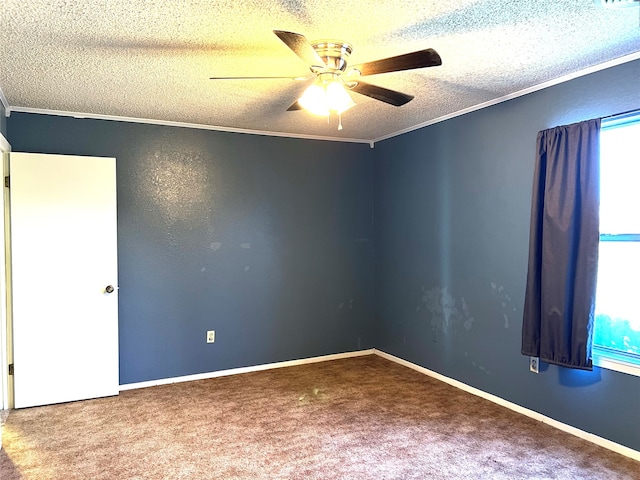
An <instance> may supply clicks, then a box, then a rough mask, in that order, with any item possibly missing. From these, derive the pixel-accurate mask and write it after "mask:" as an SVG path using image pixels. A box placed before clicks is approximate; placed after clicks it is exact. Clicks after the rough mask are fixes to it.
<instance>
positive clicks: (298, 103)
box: [287, 100, 302, 112]
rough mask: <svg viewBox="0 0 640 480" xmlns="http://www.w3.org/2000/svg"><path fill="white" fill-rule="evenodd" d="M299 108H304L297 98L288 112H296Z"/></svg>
mask: <svg viewBox="0 0 640 480" xmlns="http://www.w3.org/2000/svg"><path fill="white" fill-rule="evenodd" d="M297 110H302V105H300V102H298V101H297V100H296V101H295V103H294V104H293V105H291V106H290V107H289V108H287V112H295V111H297Z"/></svg>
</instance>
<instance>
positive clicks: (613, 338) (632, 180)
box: [594, 118, 640, 363]
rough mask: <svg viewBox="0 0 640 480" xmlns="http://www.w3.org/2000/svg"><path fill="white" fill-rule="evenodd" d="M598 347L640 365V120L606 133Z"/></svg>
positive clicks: (603, 141) (603, 135)
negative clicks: (628, 356)
mask: <svg viewBox="0 0 640 480" xmlns="http://www.w3.org/2000/svg"><path fill="white" fill-rule="evenodd" d="M600 234H601V237H600V252H599V259H598V289H597V294H596V328H595V335H594V345H596V346H602V347H607V348H611V349H614V350H616V351H619V352H623V353H631V354H636V355H638V358H637V360H638V362H639V363H640V118H639V119H638V121H636V122H635V123H631V124H626V125H624V126H620V127H615V128H609V129H607V128H603V130H602V133H601V144H600Z"/></svg>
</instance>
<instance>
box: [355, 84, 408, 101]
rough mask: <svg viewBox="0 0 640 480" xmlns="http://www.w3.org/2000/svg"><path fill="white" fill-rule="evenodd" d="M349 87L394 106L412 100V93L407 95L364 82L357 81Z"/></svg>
mask: <svg viewBox="0 0 640 480" xmlns="http://www.w3.org/2000/svg"><path fill="white" fill-rule="evenodd" d="M349 88H350V89H351V90H353V91H354V92H356V93H359V94H360V95H366V96H367V97H371V98H375V99H376V100H380V101H381V102H385V103H388V104H389V105H394V106H396V107H401V106H402V105H404V104H405V103H408V102H410V101H411V100H413V95H407V94H406V93H402V92H396V91H395V90H389V89H388V88H383V87H378V86H377V85H371V84H369V83H364V82H357V83H356V84H355V86H353V87H351V86H350V87H349Z"/></svg>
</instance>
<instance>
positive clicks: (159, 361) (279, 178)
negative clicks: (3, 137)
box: [8, 112, 374, 384]
mask: <svg viewBox="0 0 640 480" xmlns="http://www.w3.org/2000/svg"><path fill="white" fill-rule="evenodd" d="M8 139H9V142H10V143H11V146H12V149H13V150H14V151H26V152H43V153H61V154H75V155H96V156H114V157H116V158H117V181H118V229H119V231H118V242H119V248H118V250H119V270H120V273H119V285H120V292H119V293H120V315H119V317H120V318H119V322H120V324H119V331H120V382H121V383H122V384H126V383H132V382H140V381H146V380H153V379H158V378H166V377H174V376H180V375H188V374H195V373H200V372H210V371H215V370H222V369H229V368H235V367H243V366H248V365H258V364H263V363H269V362H277V361H284V360H290V359H298V358H304V357H313V356H317V355H325V354H331V353H339V352H345V351H352V350H359V349H365V348H372V347H373V346H374V341H373V338H372V332H371V331H370V329H369V325H370V321H371V318H372V316H373V313H372V310H371V309H372V307H373V298H372V294H373V225H372V215H373V212H372V209H373V169H372V161H371V156H372V154H371V149H370V148H369V146H368V145H361V144H351V145H345V144H341V143H335V142H319V141H311V140H295V139H284V138H270V137H261V136H254V135H240V134H231V133H221V132H212V131H205V130H193V129H185V128H176V127H163V126H156V125H141V124H132V123H123V122H114V121H104V120H87V119H73V118H68V117H55V116H46V115H33V114H21V113H15V112H14V113H13V114H12V115H11V117H10V119H9V138H8ZM207 330H215V331H216V342H215V343H214V344H213V345H208V344H206V343H205V332H206V331H207Z"/></svg>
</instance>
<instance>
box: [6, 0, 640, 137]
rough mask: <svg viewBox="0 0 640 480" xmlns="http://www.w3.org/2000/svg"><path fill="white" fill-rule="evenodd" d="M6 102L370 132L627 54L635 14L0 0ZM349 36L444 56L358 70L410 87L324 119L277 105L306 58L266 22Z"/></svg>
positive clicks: (364, 2) (490, 7) (289, 96)
mask: <svg viewBox="0 0 640 480" xmlns="http://www.w3.org/2000/svg"><path fill="white" fill-rule="evenodd" d="M0 17H1V18H0V20H1V21H0V89H1V90H2V92H3V93H4V96H5V97H6V101H7V103H8V105H9V111H11V110H14V111H32V110H53V111H60V112H78V113H84V114H87V115H89V116H91V115H94V116H118V117H130V118H140V119H149V120H152V121H162V122H165V121H166V122H183V123H189V124H200V125H207V126H213V127H220V128H221V129H232V130H233V129H243V130H253V131H259V132H271V133H273V134H276V135H279V134H284V135H290V136H313V137H322V138H324V137H334V138H340V139H358V140H367V141H374V140H379V139H381V138H386V137H389V136H392V135H394V134H397V133H398V132H403V131H408V130H410V129H413V128H416V127H417V126H420V125H424V124H427V123H429V122H432V121H434V120H436V119H438V118H441V117H445V116H449V115H452V114H455V113H456V112H460V111H463V110H466V109H471V108H473V107H474V106H477V105H481V104H485V103H487V102H492V101H495V100H496V99H498V98H502V97H505V96H509V95H512V94H514V93H516V92H520V91H522V90H526V89H529V88H531V87H534V86H537V85H540V84H543V83H546V82H550V81H553V80H554V79H557V78H560V77H565V76H568V75H570V74H573V73H575V72H579V71H581V70H584V69H587V68H591V67H594V66H596V65H599V64H602V63H605V62H609V61H613V60H616V59H619V58H620V57H624V56H629V55H631V56H632V58H640V55H636V54H638V52H640V8H639V7H632V8H619V9H613V8H606V7H603V6H602V5H600V2H599V1H598V0H574V1H563V0H535V1H533V0H525V1H507V0H457V1H456V0H449V1H426V0H376V1H375V2H371V1H368V0H352V1H350V2H330V1H326V0H322V1H321V0H312V1H305V0H233V1H225V0H180V1H160V0H85V1H81V0H3V2H2V6H1V7H0ZM274 29H277V30H287V31H293V32H299V33H302V34H304V35H305V36H306V37H307V39H309V40H319V39H338V40H342V41H345V42H349V43H351V44H352V45H353V53H352V55H351V58H350V63H351V64H353V65H355V64H357V63H362V62H366V61H370V60H376V59H379V58H382V57H387V56H392V55H399V54H402V53H407V52H412V51H415V50H421V49H424V48H427V47H431V48H434V49H435V50H436V51H437V52H438V53H439V54H440V56H441V57H442V60H443V64H442V65H441V66H438V67H432V68H424V69H420V70H411V71H405V72H396V73H385V74H379V75H373V76H370V77H367V81H368V82H369V83H373V84H376V85H379V86H383V87H386V88H391V89H394V90H398V91H401V92H404V93H407V94H411V95H414V96H415V99H414V100H413V101H411V102H409V103H408V104H406V105H404V106H402V107H393V106H390V105H387V104H385V103H382V102H379V101H376V100H373V99H371V98H368V97H364V96H362V95H358V94H355V93H352V94H351V95H352V97H353V99H354V101H355V102H356V104H357V105H356V106H355V107H353V108H352V109H351V110H349V111H347V112H345V113H344V115H343V118H342V122H343V125H344V129H343V130H341V131H339V130H338V129H337V119H333V118H332V119H330V121H329V122H327V120H326V119H324V118H321V117H314V116H311V115H310V114H308V113H306V112H305V111H295V112H287V111H286V110H287V108H288V107H289V106H290V105H291V104H292V103H293V102H294V101H295V100H296V98H297V97H298V96H299V95H300V94H301V92H302V90H303V89H304V88H305V87H306V84H305V82H300V81H292V80H251V81H249V80H245V81H232V80H218V81H212V80H209V77H211V76H238V75H239V76H255V75H260V76H261V75H286V76H288V75H290V76H300V75H305V74H307V73H309V70H308V68H307V67H306V65H305V64H304V62H303V61H302V60H300V59H299V58H298V57H297V56H296V55H295V54H294V53H293V52H292V51H291V50H289V49H288V48H287V47H286V46H285V45H284V43H282V42H281V41H280V40H279V39H278V38H277V37H276V36H275V35H274V34H273V30H274Z"/></svg>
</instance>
